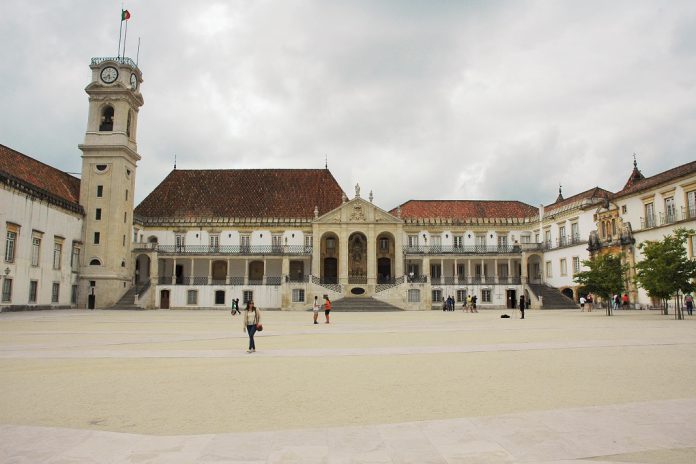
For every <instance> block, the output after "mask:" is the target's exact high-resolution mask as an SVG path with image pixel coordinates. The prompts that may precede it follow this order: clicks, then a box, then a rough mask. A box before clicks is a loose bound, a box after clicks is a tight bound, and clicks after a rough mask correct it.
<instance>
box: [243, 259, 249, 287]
mask: <svg viewBox="0 0 696 464" xmlns="http://www.w3.org/2000/svg"><path fill="white" fill-rule="evenodd" d="M244 285H249V258H245V259H244Z"/></svg>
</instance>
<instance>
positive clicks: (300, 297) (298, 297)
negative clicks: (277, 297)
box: [292, 288, 305, 303]
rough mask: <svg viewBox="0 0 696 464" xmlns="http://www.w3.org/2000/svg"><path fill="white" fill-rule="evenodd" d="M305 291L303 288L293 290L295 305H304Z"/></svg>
mask: <svg viewBox="0 0 696 464" xmlns="http://www.w3.org/2000/svg"><path fill="white" fill-rule="evenodd" d="M304 295H305V293H304V289H302V288H293V289H292V302H293V303H304V300H305V298H304Z"/></svg>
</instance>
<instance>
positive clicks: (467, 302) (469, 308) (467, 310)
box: [464, 295, 471, 313]
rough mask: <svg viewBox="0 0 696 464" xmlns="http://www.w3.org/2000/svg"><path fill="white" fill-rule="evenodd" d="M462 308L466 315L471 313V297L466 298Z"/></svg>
mask: <svg viewBox="0 0 696 464" xmlns="http://www.w3.org/2000/svg"><path fill="white" fill-rule="evenodd" d="M464 308H465V309H464V311H466V312H467V313H469V312H471V295H467V296H466V306H465V307H464Z"/></svg>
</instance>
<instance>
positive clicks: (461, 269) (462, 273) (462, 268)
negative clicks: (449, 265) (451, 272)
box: [457, 263, 466, 277]
mask: <svg viewBox="0 0 696 464" xmlns="http://www.w3.org/2000/svg"><path fill="white" fill-rule="evenodd" d="M457 275H458V276H459V277H466V265H465V264H461V263H457Z"/></svg>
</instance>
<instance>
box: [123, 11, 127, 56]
mask: <svg viewBox="0 0 696 464" xmlns="http://www.w3.org/2000/svg"><path fill="white" fill-rule="evenodd" d="M127 38H128V20H127V19H126V32H125V33H124V34H123V57H124V58H125V57H126V39H127Z"/></svg>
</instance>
